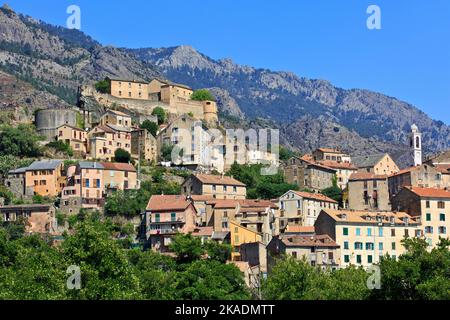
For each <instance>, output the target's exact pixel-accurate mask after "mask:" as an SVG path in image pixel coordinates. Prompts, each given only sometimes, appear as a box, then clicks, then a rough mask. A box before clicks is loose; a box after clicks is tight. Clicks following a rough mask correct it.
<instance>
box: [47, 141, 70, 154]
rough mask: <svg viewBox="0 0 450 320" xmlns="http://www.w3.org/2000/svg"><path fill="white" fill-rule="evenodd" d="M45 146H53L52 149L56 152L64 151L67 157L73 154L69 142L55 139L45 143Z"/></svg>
mask: <svg viewBox="0 0 450 320" xmlns="http://www.w3.org/2000/svg"><path fill="white" fill-rule="evenodd" d="M47 147H48V148H53V149H55V150H56V151H58V152H62V153H65V154H66V155H68V156H69V157H72V156H73V149H72V147H71V146H70V144H68V143H65V142H64V141H62V140H57V141H52V142H50V143H47Z"/></svg>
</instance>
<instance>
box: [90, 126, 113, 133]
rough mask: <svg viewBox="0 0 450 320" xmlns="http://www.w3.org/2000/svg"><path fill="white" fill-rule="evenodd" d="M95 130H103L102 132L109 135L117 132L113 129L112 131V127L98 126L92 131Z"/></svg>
mask: <svg viewBox="0 0 450 320" xmlns="http://www.w3.org/2000/svg"><path fill="white" fill-rule="evenodd" d="M95 129H99V130H102V131H105V132H108V133H116V131H114V130H113V129H111V128H110V127H107V126H96V127H95V128H93V129H92V130H95Z"/></svg>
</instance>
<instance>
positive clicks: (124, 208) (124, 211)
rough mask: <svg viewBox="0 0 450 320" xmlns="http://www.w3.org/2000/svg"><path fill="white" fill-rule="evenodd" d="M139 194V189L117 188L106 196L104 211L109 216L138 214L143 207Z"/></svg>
mask: <svg viewBox="0 0 450 320" xmlns="http://www.w3.org/2000/svg"><path fill="white" fill-rule="evenodd" d="M139 195H140V191H139V190H118V191H117V192H115V193H114V194H112V195H110V196H109V197H107V198H106V203H105V213H106V214H107V215H110V216H117V215H118V216H129V217H132V216H137V215H139V214H140V213H141V212H142V211H143V209H145V207H144V208H143V206H142V202H141V198H140V197H139ZM147 201H148V199H147Z"/></svg>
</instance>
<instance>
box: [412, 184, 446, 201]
mask: <svg viewBox="0 0 450 320" xmlns="http://www.w3.org/2000/svg"><path fill="white" fill-rule="evenodd" d="M405 188H407V189H409V190H411V191H412V192H413V193H415V194H417V195H418V196H420V197H426V198H444V199H446V198H448V199H450V191H448V190H445V189H437V188H419V187H405Z"/></svg>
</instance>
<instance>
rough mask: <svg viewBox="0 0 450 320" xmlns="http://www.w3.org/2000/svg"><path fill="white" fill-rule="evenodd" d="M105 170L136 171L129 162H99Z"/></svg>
mask: <svg viewBox="0 0 450 320" xmlns="http://www.w3.org/2000/svg"><path fill="white" fill-rule="evenodd" d="M100 163H101V164H102V166H103V167H104V168H105V170H116V171H130V172H136V168H135V167H134V166H133V165H132V164H129V163H120V162H100Z"/></svg>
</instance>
